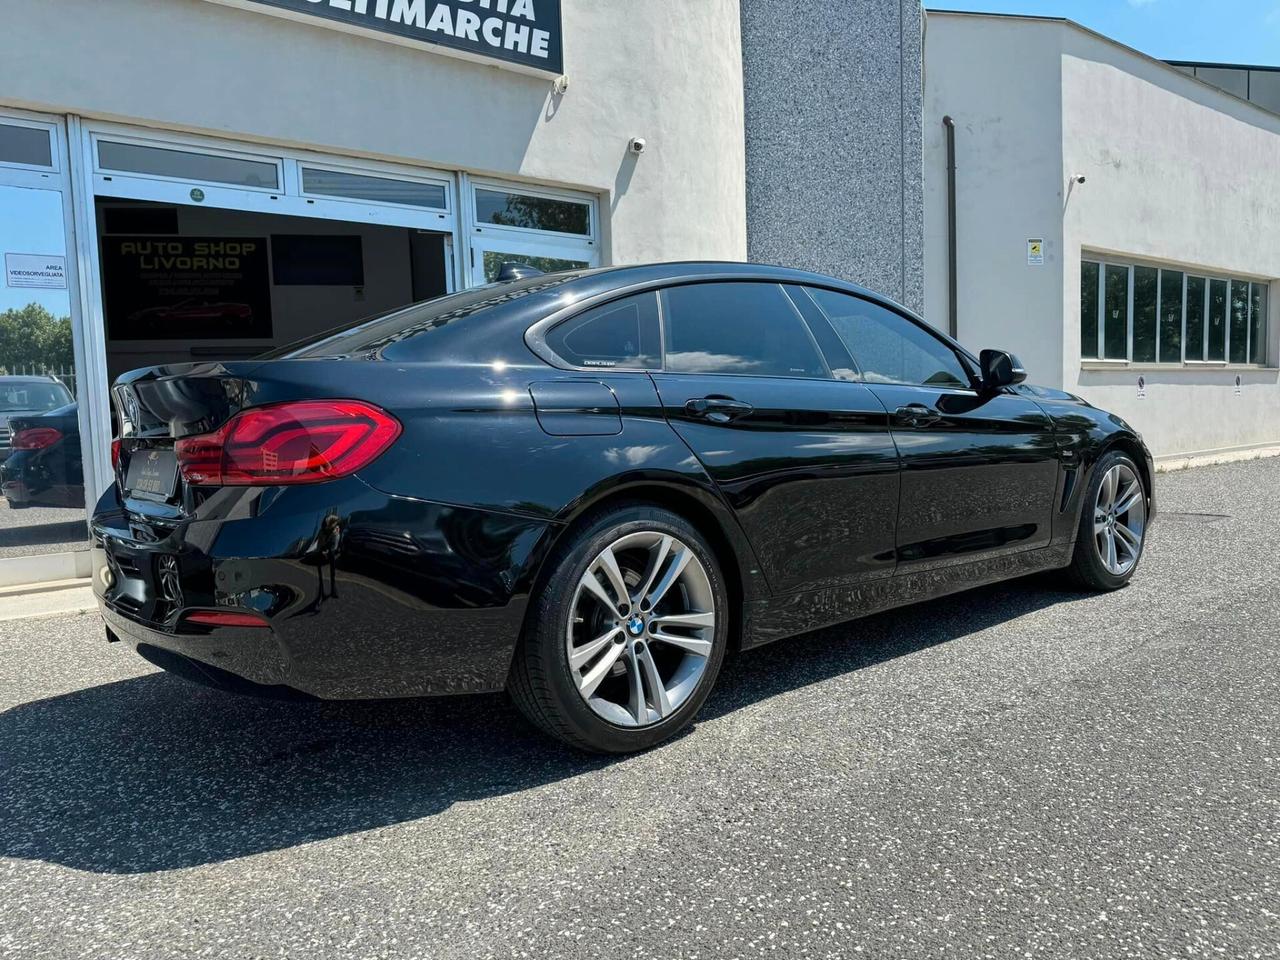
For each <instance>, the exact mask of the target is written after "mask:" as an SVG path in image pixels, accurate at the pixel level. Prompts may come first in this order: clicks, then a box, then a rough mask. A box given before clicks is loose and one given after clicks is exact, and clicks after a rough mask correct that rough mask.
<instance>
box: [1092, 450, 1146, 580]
mask: <svg viewBox="0 0 1280 960" xmlns="http://www.w3.org/2000/svg"><path fill="white" fill-rule="evenodd" d="M1146 526H1147V498H1146V494H1145V492H1144V491H1143V489H1142V481H1141V480H1140V479H1138V475H1137V474H1136V473H1135V472H1134V470H1133V468H1132V467H1130V466H1129V465H1128V464H1126V463H1117V464H1116V465H1115V466H1113V467H1112V468H1111V469H1110V470H1108V471H1107V472H1106V474H1104V475H1103V477H1102V485H1101V486H1100V487H1099V488H1098V499H1097V502H1096V503H1095V504H1094V510H1093V539H1094V543H1095V545H1096V547H1097V550H1098V557H1099V558H1100V559H1101V560H1102V565H1103V566H1104V567H1106V569H1107V572H1108V573H1110V574H1112V575H1113V576H1117V577H1123V576H1125V575H1126V574H1128V573H1129V572H1130V571H1131V570H1132V569H1133V568H1134V567H1135V566H1137V563H1138V557H1140V556H1141V555H1142V538H1143V535H1144V534H1145V532H1146Z"/></svg>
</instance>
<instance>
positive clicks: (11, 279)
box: [4, 253, 67, 290]
mask: <svg viewBox="0 0 1280 960" xmlns="http://www.w3.org/2000/svg"><path fill="white" fill-rule="evenodd" d="M4 282H5V283H6V284H7V285H8V286H10V287H32V288H35V289H39V290H65V289H67V258H66V257H60V256H59V257H55V256H43V255H41V254H37V253H6V254H5V255H4Z"/></svg>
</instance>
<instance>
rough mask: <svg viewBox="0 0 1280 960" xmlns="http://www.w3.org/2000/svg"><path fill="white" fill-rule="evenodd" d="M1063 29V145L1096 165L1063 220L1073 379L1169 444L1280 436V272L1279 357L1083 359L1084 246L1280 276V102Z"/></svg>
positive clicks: (1085, 167)
mask: <svg viewBox="0 0 1280 960" xmlns="http://www.w3.org/2000/svg"><path fill="white" fill-rule="evenodd" d="M1062 32H1063V36H1064V45H1063V47H1064V49H1063V58H1062V108H1063V155H1064V158H1065V164H1066V169H1067V171H1068V175H1070V174H1072V173H1078V174H1081V175H1084V176H1086V177H1087V178H1088V182H1087V183H1086V184H1084V186H1082V187H1080V188H1078V189H1077V190H1076V191H1074V192H1073V196H1072V198H1071V202H1070V203H1069V204H1067V207H1066V216H1065V223H1064V246H1065V248H1066V251H1067V260H1066V262H1067V264H1068V269H1067V270H1066V271H1065V274H1064V278H1063V281H1064V286H1063V303H1064V304H1065V310H1064V315H1065V320H1066V324H1065V328H1064V338H1065V348H1064V358H1065V362H1064V365H1063V385H1064V386H1065V388H1066V389H1068V390H1071V391H1073V392H1076V393H1079V394H1080V395H1082V396H1084V397H1086V398H1087V399H1089V400H1090V401H1091V402H1093V403H1096V404H1097V405H1099V406H1102V407H1106V408H1107V409H1109V410H1113V411H1115V412H1116V413H1118V414H1120V415H1121V416H1122V417H1124V418H1125V419H1126V420H1128V421H1130V422H1131V423H1132V424H1133V425H1134V426H1135V427H1137V428H1138V430H1140V431H1142V433H1143V434H1144V435H1145V436H1146V438H1147V441H1148V443H1149V444H1150V445H1151V447H1152V449H1153V450H1154V451H1155V452H1156V454H1157V456H1161V457H1170V456H1173V455H1178V454H1184V455H1185V454H1200V453H1212V452H1217V451H1225V450H1233V449H1239V448H1247V447H1251V446H1267V445H1273V444H1280V373H1277V371H1276V369H1275V367H1276V365H1277V364H1276V361H1277V357H1280V352H1278V350H1277V345H1278V341H1277V333H1280V322H1277V311H1276V309H1275V308H1276V306H1277V299H1278V298H1280V287H1278V286H1277V285H1276V284H1274V283H1273V284H1272V286H1271V297H1270V300H1271V304H1272V311H1271V313H1272V317H1271V324H1270V344H1269V350H1268V354H1267V356H1268V367H1269V369H1265V370H1260V369H1258V368H1257V367H1237V366H1231V365H1225V364H1216V365H1203V364H1201V365H1194V364H1190V365H1186V366H1181V365H1173V366H1170V365H1168V364H1118V365H1117V364H1115V363H1111V362H1108V363H1096V362H1095V363H1090V362H1083V363H1082V362H1081V361H1080V360H1079V357H1080V273H1079V270H1080V259H1081V257H1080V254H1081V251H1082V250H1088V251H1102V252H1106V253H1110V254H1114V255H1116V256H1117V257H1118V258H1120V259H1124V258H1125V257H1129V258H1137V259H1147V260H1154V261H1157V262H1160V263H1169V264H1173V265H1181V266H1184V267H1186V268H1187V269H1188V270H1190V271H1193V272H1196V273H1202V272H1203V273H1208V274H1213V275H1216V276H1228V277H1240V278H1242V279H1250V280H1272V279H1274V278H1276V277H1280V116H1276V115H1274V114H1271V113H1268V112H1267V111H1265V110H1262V109H1261V108H1259V107H1256V106H1253V105H1251V104H1248V103H1245V102H1243V101H1241V100H1238V99H1236V98H1235V97H1232V96H1230V95H1229V94H1227V93H1224V92H1222V91H1219V90H1217V89H1214V88H1211V87H1209V86H1207V85H1205V84H1203V83H1201V82H1198V81H1196V80H1194V79H1192V78H1190V77H1187V76H1186V75H1184V74H1183V73H1181V72H1180V71H1177V70H1174V69H1173V68H1171V67H1168V66H1166V65H1164V64H1161V63H1158V62H1156V61H1153V60H1149V59H1147V58H1146V57H1143V56H1141V55H1139V54H1136V53H1134V52H1133V51H1131V50H1128V49H1126V48H1124V47H1121V46H1119V45H1117V44H1113V43H1109V42H1107V41H1105V40H1103V39H1101V38H1099V37H1097V36H1094V35H1092V34H1089V33H1087V32H1085V31H1083V30H1079V29H1075V28H1068V27H1064V28H1062ZM1237 375H1238V376H1239V377H1240V378H1241V381H1242V382H1241V385H1240V391H1239V393H1237V392H1236V383H1235V381H1236V377H1237ZM1140 376H1141V377H1142V378H1144V381H1145V383H1146V390H1145V393H1146V396H1145V397H1144V398H1139V396H1138V387H1137V381H1138V378H1139V377H1140Z"/></svg>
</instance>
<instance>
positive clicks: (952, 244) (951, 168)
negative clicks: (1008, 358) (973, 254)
mask: <svg viewBox="0 0 1280 960" xmlns="http://www.w3.org/2000/svg"><path fill="white" fill-rule="evenodd" d="M942 125H943V126H944V127H946V128H947V333H949V334H950V335H951V338H952V339H953V340H958V339H959V337H960V313H959V305H958V300H957V291H956V277H957V274H958V272H959V271H958V270H957V267H956V122H955V121H954V120H952V119H951V117H950V116H946V117H943V118H942Z"/></svg>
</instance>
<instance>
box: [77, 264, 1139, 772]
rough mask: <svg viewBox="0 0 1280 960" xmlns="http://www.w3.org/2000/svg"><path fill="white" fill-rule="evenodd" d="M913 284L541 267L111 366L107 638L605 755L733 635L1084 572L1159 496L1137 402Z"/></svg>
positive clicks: (655, 723) (99, 519)
mask: <svg viewBox="0 0 1280 960" xmlns="http://www.w3.org/2000/svg"><path fill="white" fill-rule="evenodd" d="M1024 377H1025V375H1024V373H1023V371H1022V370H1021V369H1020V367H1019V364H1018V362H1017V360H1016V359H1015V358H1014V357H1012V356H1011V355H1010V354H1008V353H1003V352H999V351H983V352H982V354H981V355H980V356H974V355H973V354H971V353H969V352H968V351H966V350H965V349H964V348H963V347H961V346H960V345H958V344H956V343H954V342H952V341H950V340H948V339H947V338H946V337H944V336H942V335H940V334H939V333H938V332H937V331H936V330H934V329H932V328H931V327H929V326H928V325H926V324H925V323H924V322H922V321H921V320H920V319H919V318H917V317H915V316H913V315H912V314H911V313H909V312H908V311H906V310H905V309H903V308H902V307H900V306H898V305H896V304H894V303H892V302H890V301H888V300H886V299H884V298H883V297H879V296H877V295H875V294H874V293H871V292H869V291H867V290H864V289H861V288H859V287H856V286H851V285H849V284H847V283H843V282H840V281H837V280H833V279H830V278H828V277H822V276H816V275H812V274H808V273H801V272H797V271H793V270H786V269H781V268H770V267H758V266H750V265H742V264H715V263H691V264H663V265H655V266H639V267H620V268H614V269H604V270H588V271H577V272H569V273H561V274H555V275H549V276H543V275H533V276H525V277H523V278H521V279H516V280H511V281H508V282H504V283H498V284H495V285H492V286H488V287H483V288H480V289H475V290H469V291H467V292H465V293H459V294H455V295H453V296H449V297H444V298H442V299H438V300H433V301H430V302H427V303H422V304H418V305H415V306H412V307H409V308H407V309H404V310H400V311H398V312H395V313H392V314H388V315H385V316H382V317H379V318H376V319H373V320H369V321H366V322H363V323H360V324H358V325H356V326H353V327H349V328H346V329H342V330H339V331H335V332H332V333H329V334H326V335H323V336H320V337H318V338H316V339H313V340H311V341H308V342H304V343H301V344H296V345H293V346H291V347H288V348H285V349H283V350H281V351H278V352H277V353H275V354H271V355H267V356H265V357H262V358H259V359H255V360H249V361H243V362H239V361H238V362H228V363H203V364H188V365H181V366H167V367H156V368H151V369H145V370H138V371H135V372H133V373H130V374H127V375H126V376H124V377H122V378H121V379H120V380H119V381H118V382H117V384H116V386H115V388H114V403H115V406H116V411H117V413H118V415H119V419H120V424H121V431H120V432H121V437H120V441H119V445H118V458H117V476H116V484H115V485H114V486H113V487H112V488H111V489H110V490H109V491H108V492H107V493H106V494H105V495H104V496H103V498H102V500H101V501H100V502H99V504H98V505H97V508H96V511H95V514H94V517H93V521H92V530H93V536H94V541H95V561H96V571H97V576H96V590H97V593H98V597H99V600H100V603H101V608H102V612H103V615H104V617H105V618H106V623H107V634H108V638H109V639H111V640H126V641H128V642H129V643H130V644H131V645H133V646H134V647H135V648H136V649H137V651H138V653H140V654H141V655H142V656H143V657H146V658H147V659H148V660H150V661H151V662H153V663H155V664H157V665H159V666H161V667H164V668H166V669H168V670H171V671H172V672H174V673H177V674H180V675H183V676H186V677H188V678H190V679H194V680H198V681H200V682H203V683H206V684H212V685H215V686H219V687H224V688H227V689H232V690H239V691H245V692H251V693H255V692H256V693H260V694H265V695H292V696H297V695H303V696H311V697H320V698H377V697H403V696H418V695H432V694H445V693H455V692H464V691H496V690H502V689H506V690H508V691H510V693H511V695H512V697H513V698H514V700H515V702H516V703H517V704H518V705H519V707H520V709H521V710H522V711H523V712H524V713H525V714H526V715H527V716H528V717H529V718H530V720H532V721H533V722H534V723H536V724H537V725H538V726H539V727H541V728H542V729H543V730H545V731H546V732H548V733H550V734H552V735H554V736H556V737H560V738H561V739H563V740H565V741H567V742H569V743H570V744H572V745H574V746H577V747H580V748H584V749H590V750H597V751H605V752H623V751H629V750H636V749H641V748H644V747H648V746H650V745H653V744H656V743H658V742H660V741H662V740H664V739H665V738H667V737H670V736H672V735H673V734H675V733H676V732H677V731H679V730H681V729H683V728H684V727H686V726H687V725H689V724H690V723H691V722H692V720H693V718H694V716H695V714H696V713H697V711H698V709H699V707H701V705H702V704H703V702H704V701H705V699H706V697H707V695H708V693H709V691H710V690H711V687H712V684H713V683H714V682H715V679H716V674H717V672H718V670H719V669H720V665H721V662H722V660H723V658H724V656H725V653H726V652H727V651H728V650H730V649H747V648H751V647H755V646H758V645H760V644H764V643H769V642H771V641H774V640H780V639H782V638H784V637H788V636H791V635H794V634H798V633H801V632H804V631H808V630H813V629H815V628H818V627H822V626H825V625H828V624H832V623H836V622H839V621H843V620H848V619H851V618H855V617H859V616H863V615H865V614H869V613H872V612H875V611H879V610H884V609H887V608H889V607H894V606H899V605H902V604H907V603H912V602H915V601H919V600H927V599H931V598H935V597H939V596H942V595H944V594H948V593H953V592H955V591H958V590H964V589H967V588H970V587H974V586H977V585H979V584H985V583H990V582H992V581H996V580H1002V579H1007V578H1012V577H1018V576H1022V575H1024V574H1029V573H1033V572H1036V571H1042V570H1050V569H1057V568H1062V569H1063V570H1064V575H1069V576H1070V577H1072V578H1073V579H1074V581H1075V582H1076V583H1077V584H1079V585H1081V586H1083V587H1085V588H1089V589H1095V590H1113V589H1116V588H1118V587H1121V586H1123V585H1124V584H1125V583H1126V582H1127V581H1128V580H1129V578H1130V577H1132V576H1133V574H1134V571H1135V570H1136V568H1137V566H1138V562H1139V560H1140V558H1141V555H1142V548H1143V540H1144V536H1145V534H1146V532H1147V528H1148V525H1149V524H1150V522H1151V520H1152V518H1153V516H1154V512H1155V504H1154V501H1153V498H1152V483H1151V478H1152V461H1151V457H1150V455H1149V453H1148V452H1147V450H1146V448H1145V446H1144V445H1143V442H1142V440H1141V438H1140V437H1139V436H1138V435H1137V434H1136V433H1135V432H1134V431H1133V430H1132V429H1131V428H1130V427H1129V426H1128V425H1127V424H1126V423H1125V422H1124V421H1122V420H1121V419H1119V418H1118V417H1116V416H1113V415H1111V414H1108V413H1106V412H1104V411H1101V410H1098V409H1095V408H1094V407H1092V406H1090V405H1089V404H1088V403H1085V402H1084V401H1082V400H1080V399H1078V398H1076V397H1073V396H1070V395H1068V394H1065V393H1061V392H1058V391H1052V390H1045V389H1040V388H1036V387H1031V386H1028V385H1026V384H1024V383H1023V382H1022V381H1023V379H1024Z"/></svg>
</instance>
